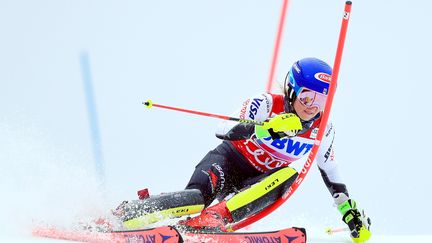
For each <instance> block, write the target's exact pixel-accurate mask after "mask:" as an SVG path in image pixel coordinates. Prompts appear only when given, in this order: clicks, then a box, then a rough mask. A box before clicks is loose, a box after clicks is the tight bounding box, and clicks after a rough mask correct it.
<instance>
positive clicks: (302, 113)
mask: <svg viewBox="0 0 432 243" xmlns="http://www.w3.org/2000/svg"><path fill="white" fill-rule="evenodd" d="M293 107H294V110H295V111H296V113H297V115H298V116H299V117H300V119H302V120H303V121H309V120H310V119H312V118H314V117H315V116H316V115H317V114H318V112H319V111H320V110H319V108H318V107H317V106H312V107H309V106H306V105H304V104H303V103H302V102H300V100H299V99H296V100H295V101H294V104H293Z"/></svg>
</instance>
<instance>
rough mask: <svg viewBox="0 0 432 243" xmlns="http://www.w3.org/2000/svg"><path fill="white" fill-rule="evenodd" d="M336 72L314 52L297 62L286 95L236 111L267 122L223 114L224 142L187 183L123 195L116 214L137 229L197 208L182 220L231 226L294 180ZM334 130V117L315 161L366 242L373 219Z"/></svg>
mask: <svg viewBox="0 0 432 243" xmlns="http://www.w3.org/2000/svg"><path fill="white" fill-rule="evenodd" d="M331 74H332V69H331V67H330V66H329V65H328V64H326V63H325V62H323V61H321V60H319V59H317V58H304V59H301V60H299V61H297V62H295V63H294V65H293V66H292V68H291V69H290V70H289V72H288V74H287V76H286V78H285V83H284V93H283V95H279V94H270V93H265V94H261V95H257V96H254V97H251V98H249V99H247V100H246V101H245V102H244V103H243V104H242V107H241V109H240V111H239V112H238V113H237V117H238V118H240V119H244V120H251V121H255V122H264V125H255V124H251V123H238V122H234V121H224V122H223V124H221V126H220V127H219V128H218V131H217V132H216V136H217V137H218V138H220V139H222V140H223V142H222V143H221V144H220V145H219V146H217V147H216V148H215V149H214V150H212V151H210V152H209V153H208V154H207V155H206V156H205V157H204V158H203V159H202V160H201V162H200V163H199V164H198V165H197V166H196V167H195V171H194V173H193V175H192V177H191V179H190V181H189V183H188V184H187V186H186V188H185V189H184V190H182V191H178V192H172V193H165V194H161V195H156V196H150V197H147V198H145V199H143V200H133V201H129V202H126V201H125V202H123V203H122V204H121V205H120V206H119V207H118V208H117V209H116V210H115V212H114V214H115V215H116V216H118V217H119V218H120V219H121V220H122V221H123V225H124V226H125V227H127V228H129V229H132V228H140V227H143V226H145V225H148V224H150V223H153V222H156V221H158V220H160V219H162V218H167V217H170V218H173V217H180V216H184V215H191V214H194V213H200V214H199V215H198V216H196V217H193V218H188V219H187V220H183V221H180V222H179V224H180V225H181V226H182V227H187V228H189V229H190V228H192V229H196V230H211V231H229V225H230V224H231V223H234V222H238V221H241V220H243V219H245V218H247V217H250V216H251V215H254V214H256V213H258V212H260V211H262V210H263V209H265V208H266V207H268V206H269V205H271V204H272V203H274V202H275V201H276V200H277V199H278V198H280V197H281V196H282V194H283V193H284V192H285V191H286V190H287V189H288V188H289V187H290V186H291V184H292V183H293V181H294V180H295V179H296V177H297V175H298V173H297V172H296V171H295V170H294V169H293V168H291V167H289V165H290V164H291V163H292V162H294V161H296V160H298V159H300V158H302V157H303V156H307V154H308V152H309V151H310V150H311V148H312V146H313V143H314V140H315V137H316V136H317V133H318V127H319V124H320V122H321V119H320V118H321V114H322V112H323V110H324V106H325V101H326V98H327V91H328V88H329V82H330V77H331ZM334 130H335V129H334V127H333V125H332V123H330V122H329V123H328V124H327V127H326V132H325V135H324V137H323V140H322V142H321V145H320V149H319V152H318V154H317V157H316V162H317V165H318V169H319V171H320V173H321V175H322V178H323V180H324V183H325V185H326V186H327V188H328V190H329V191H330V194H331V196H332V197H333V198H334V201H335V204H336V205H337V208H338V210H339V211H340V213H341V214H342V220H343V222H345V223H346V224H347V225H348V227H349V229H350V231H351V232H350V234H351V237H352V239H353V240H354V241H355V242H365V241H367V240H368V239H369V237H370V236H371V233H370V231H369V225H370V219H369V218H368V217H366V216H365V215H364V213H363V212H361V211H360V210H359V209H358V208H357V206H356V203H355V201H354V200H353V199H352V198H350V197H349V194H348V190H347V187H346V186H345V184H344V183H343V182H342V180H341V179H340V175H339V171H338V166H337V163H336V160H335V158H334V152H333V146H332V144H333V139H334V134H335V131H334ZM215 199H217V200H218V202H217V203H214V201H215ZM212 203H213V204H212Z"/></svg>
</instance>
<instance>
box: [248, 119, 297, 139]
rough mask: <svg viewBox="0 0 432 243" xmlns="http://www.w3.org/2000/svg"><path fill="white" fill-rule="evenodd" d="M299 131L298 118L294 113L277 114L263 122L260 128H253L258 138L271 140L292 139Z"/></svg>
mask: <svg viewBox="0 0 432 243" xmlns="http://www.w3.org/2000/svg"><path fill="white" fill-rule="evenodd" d="M301 129H302V124H301V121H300V118H299V117H298V116H297V115H296V114H294V113H283V114H279V115H277V116H274V117H272V118H270V120H269V121H266V122H264V124H263V125H262V126H261V125H257V126H256V127H255V131H256V133H257V136H258V138H263V137H268V136H271V137H272V138H273V139H278V138H282V137H285V136H289V137H294V136H296V135H297V133H298V131H300V130H301Z"/></svg>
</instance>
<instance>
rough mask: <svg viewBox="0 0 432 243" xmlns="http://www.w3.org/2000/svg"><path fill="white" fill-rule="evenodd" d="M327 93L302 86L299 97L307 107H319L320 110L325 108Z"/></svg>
mask: <svg viewBox="0 0 432 243" xmlns="http://www.w3.org/2000/svg"><path fill="white" fill-rule="evenodd" d="M326 98H327V95H325V94H321V93H318V92H316V91H313V90H310V89H307V88H302V90H301V91H300V94H299V95H298V96H297V99H298V100H299V101H300V103H301V104H303V105H304V106H306V107H310V108H312V107H317V108H318V109H319V110H320V111H322V110H324V106H325V103H326Z"/></svg>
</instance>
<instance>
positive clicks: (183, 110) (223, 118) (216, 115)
mask: <svg viewBox="0 0 432 243" xmlns="http://www.w3.org/2000/svg"><path fill="white" fill-rule="evenodd" d="M143 105H145V106H146V107H147V108H152V107H158V108H162V109H167V110H173V111H180V112H185V113H190V114H195V115H200V116H207V117H213V118H218V119H222V120H229V121H236V122H242V123H250V124H254V125H263V124H264V123H263V122H256V121H251V120H245V119H240V118H236V117H231V116H224V115H218V114H213V113H207V112H202V111H194V110H188V109H184V108H178V107H173V106H167V105H160V104H155V103H153V102H152V101H151V100H147V101H145V102H143Z"/></svg>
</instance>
